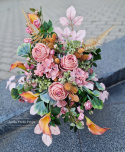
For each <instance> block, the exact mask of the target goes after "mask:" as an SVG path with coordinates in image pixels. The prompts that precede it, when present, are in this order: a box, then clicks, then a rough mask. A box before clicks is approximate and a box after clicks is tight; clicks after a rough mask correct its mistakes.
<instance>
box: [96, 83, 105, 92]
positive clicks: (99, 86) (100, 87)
mask: <svg viewBox="0 0 125 152" xmlns="http://www.w3.org/2000/svg"><path fill="white" fill-rule="evenodd" d="M95 85H96V87H97V88H98V89H99V90H100V91H104V90H105V89H104V88H103V87H102V86H101V85H100V83H98V82H95Z"/></svg>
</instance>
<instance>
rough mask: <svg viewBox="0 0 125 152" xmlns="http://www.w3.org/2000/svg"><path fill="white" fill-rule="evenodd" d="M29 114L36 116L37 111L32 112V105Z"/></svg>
mask: <svg viewBox="0 0 125 152" xmlns="http://www.w3.org/2000/svg"><path fill="white" fill-rule="evenodd" d="M30 114H31V115H35V114H37V111H35V110H34V105H32V106H31V108H30Z"/></svg>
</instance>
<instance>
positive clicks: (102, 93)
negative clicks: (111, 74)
mask: <svg viewBox="0 0 125 152" xmlns="http://www.w3.org/2000/svg"><path fill="white" fill-rule="evenodd" d="M108 95H109V93H108V92H107V91H103V92H100V95H99V99H100V100H102V101H103V103H104V102H105V99H107V100H108Z"/></svg>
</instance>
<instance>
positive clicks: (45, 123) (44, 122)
mask: <svg viewBox="0 0 125 152" xmlns="http://www.w3.org/2000/svg"><path fill="white" fill-rule="evenodd" d="M50 121H51V118H50V113H48V114H46V115H45V116H44V117H43V118H41V119H40V120H39V127H40V129H41V130H42V133H44V134H46V135H48V136H50V137H51V131H50V128H49V122H50Z"/></svg>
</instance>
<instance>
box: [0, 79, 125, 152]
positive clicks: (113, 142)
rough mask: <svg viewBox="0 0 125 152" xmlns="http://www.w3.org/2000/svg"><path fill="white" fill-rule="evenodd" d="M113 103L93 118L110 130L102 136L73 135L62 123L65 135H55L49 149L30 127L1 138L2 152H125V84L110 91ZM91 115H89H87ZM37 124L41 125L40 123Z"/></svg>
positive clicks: (83, 132) (106, 104)
mask: <svg viewBox="0 0 125 152" xmlns="http://www.w3.org/2000/svg"><path fill="white" fill-rule="evenodd" d="M108 91H109V93H110V97H109V100H108V101H106V102H105V106H104V108H103V110H102V111H99V110H96V111H95V112H94V114H93V115H92V116H89V118H90V119H91V120H92V121H93V122H95V123H96V124H97V125H99V126H101V127H109V128H111V130H109V131H107V132H106V133H105V134H103V135H102V136H95V135H92V134H91V133H90V132H89V131H88V129H87V127H85V129H84V130H80V132H79V133H76V134H75V133H73V132H70V130H69V126H68V124H64V123H62V126H61V127H60V129H61V135H59V136H53V144H52V145H51V146H50V147H49V148H48V147H46V146H45V145H44V144H43V143H42V141H41V135H35V134H34V133H33V130H34V126H35V124H33V125H28V126H25V127H23V128H20V129H19V130H17V131H15V132H12V133H10V134H8V135H6V136H3V138H1V139H0V151H1V152H9V151H14V152H18V151H20V152H27V151H28V152H30V151H31V152H32V151H35V152H72V151H73V152H76V151H77V152H81V151H83V152H124V151H125V145H124V141H125V128H124V125H125V119H124V116H125V98H124V97H125V94H124V92H125V82H124V83H120V84H118V85H116V86H115V87H112V88H110V89H109V90H108ZM86 115H88V114H86ZM36 123H37V122H36Z"/></svg>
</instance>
